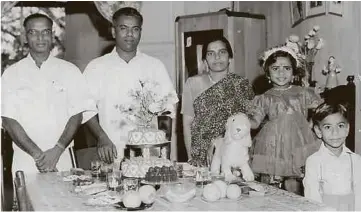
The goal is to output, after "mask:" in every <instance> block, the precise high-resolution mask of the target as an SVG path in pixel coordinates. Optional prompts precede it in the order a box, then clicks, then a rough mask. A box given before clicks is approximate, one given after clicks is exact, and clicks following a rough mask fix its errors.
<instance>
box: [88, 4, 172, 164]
mask: <svg viewBox="0 0 361 212" xmlns="http://www.w3.org/2000/svg"><path fill="white" fill-rule="evenodd" d="M142 23H143V18H142V15H141V14H140V13H139V12H138V11H137V10H136V9H133V8H122V9H119V10H118V11H117V12H115V13H114V15H113V28H112V34H113V37H114V38H115V40H116V47H115V48H114V49H113V51H112V52H111V53H109V54H106V55H104V56H102V57H99V58H96V59H94V60H93V61H91V62H90V63H89V64H88V66H87V67H86V69H85V71H84V75H85V77H86V79H87V81H88V86H89V89H90V92H91V94H92V95H93V98H94V99H95V101H96V102H97V109H98V117H99V121H98V120H97V118H96V117H95V116H94V115H95V114H94V113H93V114H91V113H85V114H84V115H87V116H94V117H93V118H92V119H90V120H89V121H88V122H87V124H88V126H89V128H90V130H91V131H92V132H93V134H94V135H95V136H96V138H97V140H98V155H99V156H100V158H101V159H102V160H103V161H106V162H108V163H111V162H113V158H114V156H116V155H117V149H118V150H121V151H122V150H123V148H124V147H125V144H126V143H127V140H128V132H129V130H132V129H134V128H135V127H136V124H135V123H132V122H130V121H129V119H128V118H127V115H126V114H125V113H124V112H122V111H120V110H119V107H128V106H129V105H132V104H134V97H132V96H131V95H130V92H131V91H135V90H139V89H141V83H140V82H145V81H148V82H155V83H157V84H158V89H157V94H158V95H159V96H160V97H165V96H167V95H169V94H170V96H171V98H169V105H170V107H169V108H168V110H169V111H170V112H171V117H174V114H175V104H176V103H177V102H178V98H177V94H176V92H175V89H174V87H173V84H172V82H171V80H170V78H169V75H168V72H167V70H166V69H165V66H164V65H163V63H162V62H161V61H160V60H158V59H156V58H153V57H151V56H148V55H146V54H144V53H142V52H140V51H139V50H137V46H138V43H139V41H140V37H141V30H142V28H141V27H142Z"/></svg>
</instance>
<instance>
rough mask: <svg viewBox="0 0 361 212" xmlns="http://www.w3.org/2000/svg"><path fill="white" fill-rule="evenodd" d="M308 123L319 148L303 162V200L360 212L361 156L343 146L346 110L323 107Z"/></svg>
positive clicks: (346, 128) (348, 126)
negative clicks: (311, 122) (311, 125)
mask: <svg viewBox="0 0 361 212" xmlns="http://www.w3.org/2000/svg"><path fill="white" fill-rule="evenodd" d="M312 120H313V123H314V130H315V132H316V135H317V137H319V138H320V139H322V141H323V144H322V145H321V146H320V148H319V150H318V151H317V152H316V153H314V154H313V155H311V156H310V157H308V158H307V161H306V174H305V178H304V180H303V185H304V187H305V197H307V198H310V199H313V200H316V201H319V202H323V203H325V204H326V205H328V206H331V207H333V208H335V209H337V210H343V211H346V210H356V211H358V210H361V203H360V200H361V169H360V167H361V156H360V155H357V154H355V153H353V152H351V150H349V149H348V148H347V147H346V146H345V140H346V137H347V136H348V132H349V128H350V125H349V122H348V120H347V110H346V108H345V107H344V106H343V105H341V104H329V103H323V104H321V105H320V106H319V107H318V108H317V109H316V111H315V114H314V115H313V117H312ZM355 200H359V201H355Z"/></svg>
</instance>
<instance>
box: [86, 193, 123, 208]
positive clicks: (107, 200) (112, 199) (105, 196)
mask: <svg viewBox="0 0 361 212" xmlns="http://www.w3.org/2000/svg"><path fill="white" fill-rule="evenodd" d="M121 200H122V199H121V197H120V196H119V194H116V193H115V194H114V192H111V191H106V192H102V193H99V194H96V195H94V196H92V197H91V198H89V199H88V200H87V201H86V202H85V203H84V204H85V205H90V206H106V205H112V204H115V203H117V202H120V201H121Z"/></svg>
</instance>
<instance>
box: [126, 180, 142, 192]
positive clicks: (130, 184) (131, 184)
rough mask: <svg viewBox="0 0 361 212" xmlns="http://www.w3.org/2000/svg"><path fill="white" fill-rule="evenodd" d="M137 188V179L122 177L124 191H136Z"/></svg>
mask: <svg viewBox="0 0 361 212" xmlns="http://www.w3.org/2000/svg"><path fill="white" fill-rule="evenodd" d="M138 188H139V181H138V179H134V178H124V179H123V189H124V192H125V193H126V192H128V191H131V190H133V191H138Z"/></svg>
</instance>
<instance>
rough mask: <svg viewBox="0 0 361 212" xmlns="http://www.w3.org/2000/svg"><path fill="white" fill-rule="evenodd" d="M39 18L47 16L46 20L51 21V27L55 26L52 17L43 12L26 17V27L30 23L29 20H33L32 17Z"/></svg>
mask: <svg viewBox="0 0 361 212" xmlns="http://www.w3.org/2000/svg"><path fill="white" fill-rule="evenodd" d="M37 18H45V19H46V20H48V21H49V23H50V25H51V27H53V20H51V18H49V17H48V16H46V15H44V14H41V13H34V14H31V15H29V16H28V17H26V18H25V20H24V22H23V26H24V28H26V25H27V24H28V22H29V21H31V20H32V19H37Z"/></svg>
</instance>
